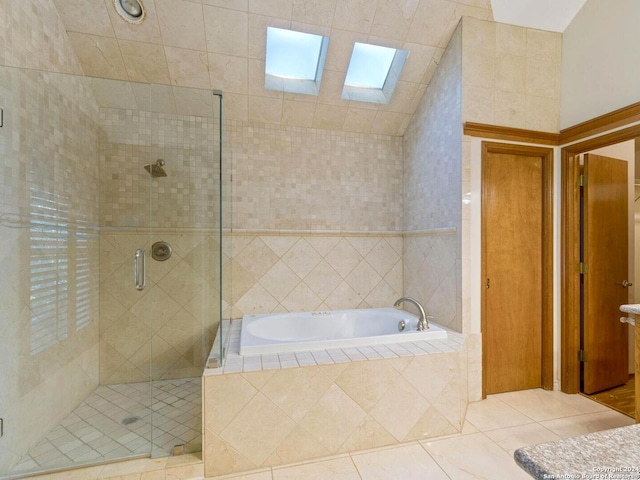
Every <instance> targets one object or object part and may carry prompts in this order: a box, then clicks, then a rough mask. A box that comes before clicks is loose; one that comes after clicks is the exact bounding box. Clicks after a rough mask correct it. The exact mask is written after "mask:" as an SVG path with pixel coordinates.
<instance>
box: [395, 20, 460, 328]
mask: <svg viewBox="0 0 640 480" xmlns="http://www.w3.org/2000/svg"><path fill="white" fill-rule="evenodd" d="M462 35H463V34H462V24H459V25H458V28H457V29H456V31H455V33H454V34H453V37H452V38H451V40H450V42H449V45H448V47H447V50H446V51H445V53H444V55H443V57H442V60H441V61H440V64H439V65H438V69H437V70H436V72H435V74H434V76H433V79H432V80H431V84H430V85H429V87H428V88H427V91H426V92H425V95H424V97H423V98H422V101H421V102H420V105H419V106H418V108H417V109H416V114H415V116H414V118H413V120H412V122H411V124H410V125H409V127H408V129H407V132H406V134H405V136H404V155H405V170H404V204H405V205H406V208H405V216H404V230H405V240H404V258H403V262H404V293H405V294H406V295H411V296H414V297H415V298H418V299H420V300H421V301H423V302H424V306H425V308H426V310H427V312H428V314H429V315H433V316H434V320H435V322H436V323H441V324H443V325H446V326H448V327H450V328H452V329H453V330H456V331H459V332H461V331H462V321H461V306H460V301H459V296H460V288H461V287H460V277H459V275H457V271H458V268H459V265H460V247H459V245H460V240H459V238H460V221H461V207H462V202H461V186H462V183H461V182H462V168H461V156H462V152H461V150H462V109H461V98H462V53H461V52H462Z"/></svg>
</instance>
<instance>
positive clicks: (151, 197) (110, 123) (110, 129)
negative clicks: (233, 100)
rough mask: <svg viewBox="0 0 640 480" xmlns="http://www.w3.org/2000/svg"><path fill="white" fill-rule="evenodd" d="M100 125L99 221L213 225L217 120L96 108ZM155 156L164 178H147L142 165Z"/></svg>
mask: <svg viewBox="0 0 640 480" xmlns="http://www.w3.org/2000/svg"><path fill="white" fill-rule="evenodd" d="M210 115H211V117H212V116H213V111H211V112H210ZM100 125H101V126H102V128H103V131H104V135H103V136H102V137H101V138H100V167H99V168H100V182H101V183H100V221H101V224H102V225H105V226H115V227H161V228H179V229H182V228H211V227H212V226H213V225H217V219H218V215H219V210H218V209H219V202H217V201H216V200H217V198H216V195H217V193H218V188H217V185H218V182H219V165H218V163H217V160H218V155H217V152H218V150H219V140H220V139H219V136H218V135H217V131H218V125H219V124H218V121H217V120H216V121H215V123H214V119H213V118H209V117H202V116H192V115H178V114H173V115H172V114H163V113H155V112H145V111H136V110H125V109H111V108H101V109H100ZM158 159H162V160H164V162H165V166H164V169H165V171H166V173H167V176H166V177H162V178H156V179H152V177H151V176H150V175H149V174H148V173H147V172H146V171H145V169H144V166H145V165H149V164H153V163H155V162H156V161H157V160H158Z"/></svg>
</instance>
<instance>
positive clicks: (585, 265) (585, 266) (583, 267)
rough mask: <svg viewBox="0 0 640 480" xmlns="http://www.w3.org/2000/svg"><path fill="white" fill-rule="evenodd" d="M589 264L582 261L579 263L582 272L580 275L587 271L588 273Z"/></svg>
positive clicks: (579, 269)
mask: <svg viewBox="0 0 640 480" xmlns="http://www.w3.org/2000/svg"><path fill="white" fill-rule="evenodd" d="M587 270H588V269H587V264H586V263H584V262H580V263H579V264H578V271H579V272H580V275H584V274H585V273H587Z"/></svg>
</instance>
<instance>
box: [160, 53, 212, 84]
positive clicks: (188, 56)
mask: <svg viewBox="0 0 640 480" xmlns="http://www.w3.org/2000/svg"><path fill="white" fill-rule="evenodd" d="M164 51H165V55H166V57H167V66H168V67H169V78H170V80H171V83H172V84H173V85H180V86H182V87H194V88H211V80H210V78H209V75H210V74H209V59H208V54H207V52H204V51H195V50H185V49H182V48H174V47H164Z"/></svg>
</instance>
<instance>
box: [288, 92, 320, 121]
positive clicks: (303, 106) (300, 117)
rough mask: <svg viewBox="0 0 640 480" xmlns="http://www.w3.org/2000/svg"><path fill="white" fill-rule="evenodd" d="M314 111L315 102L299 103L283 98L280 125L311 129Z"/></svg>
mask: <svg viewBox="0 0 640 480" xmlns="http://www.w3.org/2000/svg"><path fill="white" fill-rule="evenodd" d="M315 111H316V104H315V102H313V103H311V102H300V101H295V100H287V99H286V98H285V99H284V101H283V102H282V124H283V125H290V126H295V127H311V126H312V125H313V117H314V115H315Z"/></svg>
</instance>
